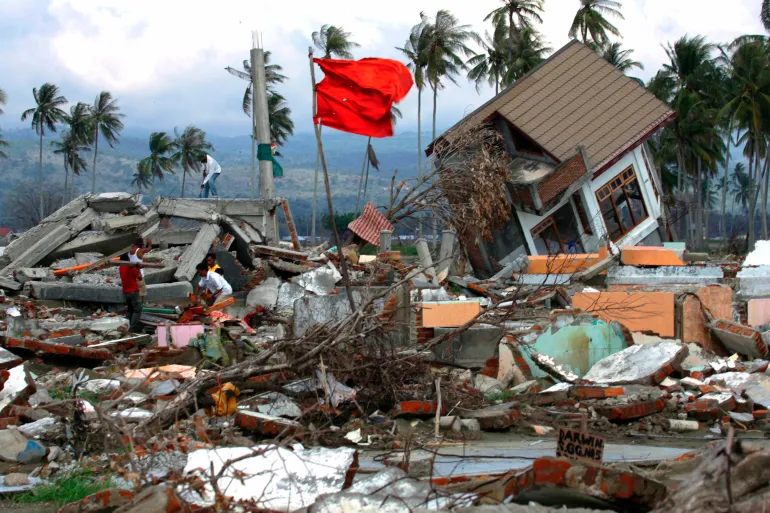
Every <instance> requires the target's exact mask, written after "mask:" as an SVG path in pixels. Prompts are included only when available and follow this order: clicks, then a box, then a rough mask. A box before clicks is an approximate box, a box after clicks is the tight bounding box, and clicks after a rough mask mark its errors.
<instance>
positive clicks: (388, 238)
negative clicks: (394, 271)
mask: <svg viewBox="0 0 770 513" xmlns="http://www.w3.org/2000/svg"><path fill="white" fill-rule="evenodd" d="M392 242H393V232H392V231H390V230H380V253H386V252H388V251H391V248H392V247H393V246H392Z"/></svg>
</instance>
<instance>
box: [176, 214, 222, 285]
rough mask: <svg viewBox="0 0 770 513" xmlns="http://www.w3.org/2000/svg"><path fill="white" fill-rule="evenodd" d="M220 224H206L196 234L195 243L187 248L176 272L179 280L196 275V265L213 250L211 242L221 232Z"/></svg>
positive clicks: (185, 279) (189, 278) (186, 279)
mask: <svg viewBox="0 0 770 513" xmlns="http://www.w3.org/2000/svg"><path fill="white" fill-rule="evenodd" d="M220 230H221V229H220V228H219V225H216V224H204V225H202V226H201V228H200V230H199V231H198V235H196V236H195V240H194V241H193V243H192V244H191V245H190V246H189V247H188V248H187V249H186V250H185V252H184V254H183V255H182V258H181V259H180V261H179V267H178V268H177V270H176V272H175V273H174V278H175V279H176V280H178V281H190V280H192V279H193V277H194V276H195V273H196V270H195V266H197V265H198V264H200V263H201V262H202V261H203V259H204V258H206V254H207V253H208V252H209V251H210V250H211V244H213V242H214V239H216V238H217V235H219V232H220Z"/></svg>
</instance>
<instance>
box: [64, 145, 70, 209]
mask: <svg viewBox="0 0 770 513" xmlns="http://www.w3.org/2000/svg"><path fill="white" fill-rule="evenodd" d="M69 180H70V170H69V167H68V166H67V156H66V155H65V156H64V204H65V205H66V204H67V203H69V202H68V201H67V192H69V189H67V186H68V185H69Z"/></svg>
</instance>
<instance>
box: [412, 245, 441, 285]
mask: <svg viewBox="0 0 770 513" xmlns="http://www.w3.org/2000/svg"><path fill="white" fill-rule="evenodd" d="M414 245H415V246H416V247H417V256H418V257H419V258H420V265H421V266H422V269H423V271H425V272H426V273H428V274H430V275H431V276H435V275H436V271H435V270H434V269H433V257H431V256H430V249H428V241H426V240H425V239H417V242H415V243H414Z"/></svg>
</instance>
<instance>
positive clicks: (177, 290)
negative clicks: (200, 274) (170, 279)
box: [25, 281, 193, 304]
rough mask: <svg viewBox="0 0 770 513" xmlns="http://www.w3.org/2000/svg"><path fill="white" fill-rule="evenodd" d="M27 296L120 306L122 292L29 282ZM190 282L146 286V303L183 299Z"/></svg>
mask: <svg viewBox="0 0 770 513" xmlns="http://www.w3.org/2000/svg"><path fill="white" fill-rule="evenodd" d="M25 287H28V288H29V289H28V294H29V295H30V296H31V297H34V298H36V299H56V300H66V301H82V302H84V303H114V304H122V303H123V302H124V300H123V291H122V290H121V289H120V287H109V286H104V285H85V284H74V283H59V282H55V283H54V282H43V281H39V282H29V283H27V284H25ZM192 292H193V288H192V285H191V284H190V282H176V283H161V284H157V285H148V286H147V299H146V301H150V302H151V301H165V300H168V299H183V298H186V297H188V296H189V295H190V294H192Z"/></svg>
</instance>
